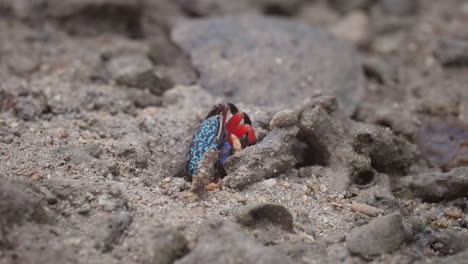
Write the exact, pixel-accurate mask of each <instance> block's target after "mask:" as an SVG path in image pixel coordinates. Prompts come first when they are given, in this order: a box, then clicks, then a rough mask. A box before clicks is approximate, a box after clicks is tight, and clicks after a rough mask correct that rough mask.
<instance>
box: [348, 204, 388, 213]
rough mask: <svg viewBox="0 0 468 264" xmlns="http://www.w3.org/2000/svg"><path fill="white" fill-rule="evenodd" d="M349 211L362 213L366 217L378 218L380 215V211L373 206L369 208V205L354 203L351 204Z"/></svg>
mask: <svg viewBox="0 0 468 264" xmlns="http://www.w3.org/2000/svg"><path fill="white" fill-rule="evenodd" d="M351 211H355V212H359V213H363V214H365V215H368V216H378V215H379V214H380V213H382V210H381V209H378V208H376V207H374V206H370V205H367V204H362V203H356V202H353V203H352V205H351Z"/></svg>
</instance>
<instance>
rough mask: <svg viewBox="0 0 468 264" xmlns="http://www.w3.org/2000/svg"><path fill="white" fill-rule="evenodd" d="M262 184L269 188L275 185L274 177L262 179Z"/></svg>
mask: <svg viewBox="0 0 468 264" xmlns="http://www.w3.org/2000/svg"><path fill="white" fill-rule="evenodd" d="M262 184H263V185H265V186H266V187H268V188H271V187H273V186H275V185H276V179H274V178H271V179H268V180H264V181H262Z"/></svg>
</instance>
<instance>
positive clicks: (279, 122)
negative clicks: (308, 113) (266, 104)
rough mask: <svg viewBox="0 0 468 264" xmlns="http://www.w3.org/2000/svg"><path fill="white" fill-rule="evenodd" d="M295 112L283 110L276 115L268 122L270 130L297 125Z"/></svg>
mask: <svg viewBox="0 0 468 264" xmlns="http://www.w3.org/2000/svg"><path fill="white" fill-rule="evenodd" d="M297 114H298V113H297V111H294V110H283V111H281V112H278V113H276V114H275V115H274V116H273V118H272V119H271V121H270V130H273V129H275V128H279V127H288V126H292V125H295V124H296V123H297V119H298V117H297Z"/></svg>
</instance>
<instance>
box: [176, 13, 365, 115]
mask: <svg viewBox="0 0 468 264" xmlns="http://www.w3.org/2000/svg"><path fill="white" fill-rule="evenodd" d="M172 38H173V40H174V41H175V42H176V43H178V44H179V45H180V46H181V47H182V48H183V50H184V51H186V52H187V53H189V54H190V55H191V57H192V61H193V64H194V67H195V68H196V69H197V70H198V72H199V73H200V78H201V85H202V87H204V88H206V89H208V90H209V91H210V92H212V93H213V94H215V95H217V96H221V95H224V94H226V93H228V94H230V95H229V96H228V97H229V98H228V100H229V101H234V102H235V101H242V102H244V103H250V104H256V105H268V106H276V105H289V106H295V105H296V104H298V103H301V102H302V101H303V100H304V98H306V97H308V96H312V95H314V94H316V93H317V91H322V92H324V93H327V94H333V95H336V96H337V98H338V101H339V103H340V104H341V106H342V107H343V108H344V109H346V111H347V113H349V114H351V113H352V112H353V111H354V109H355V108H356V106H357V104H358V103H359V101H360V98H361V97H362V93H363V89H362V82H363V76H362V69H361V67H360V62H359V59H358V56H357V55H356V52H355V51H354V50H353V48H352V47H351V46H350V45H348V44H347V43H345V42H342V41H340V40H337V39H335V38H334V37H332V36H330V35H328V34H326V33H324V32H321V31H319V30H315V29H312V28H309V27H307V26H305V25H302V24H297V23H293V22H288V21H284V20H280V19H277V18H261V17H249V16H248V17H231V18H210V19H201V20H192V21H186V22H182V23H180V24H179V25H178V26H176V27H175V29H174V30H173V32H172ZM318 61H320V63H316V62H318ZM324 69H327V70H324ZM253 87H255V89H252V88H253ZM285 87H287V89H285ZM265 94H268V96H265Z"/></svg>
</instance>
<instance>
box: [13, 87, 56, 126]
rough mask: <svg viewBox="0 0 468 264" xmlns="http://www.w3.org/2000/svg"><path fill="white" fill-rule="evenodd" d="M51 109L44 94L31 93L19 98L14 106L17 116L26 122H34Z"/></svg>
mask: <svg viewBox="0 0 468 264" xmlns="http://www.w3.org/2000/svg"><path fill="white" fill-rule="evenodd" d="M48 109H49V106H48V105H47V97H46V96H45V94H44V93H43V92H31V93H28V94H26V95H24V96H18V97H17V99H16V104H15V106H14V112H15V115H16V116H17V117H19V118H21V119H23V120H25V121H33V120H35V119H36V118H38V117H39V116H40V115H41V114H42V113H44V112H46V111H47V110H48Z"/></svg>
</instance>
